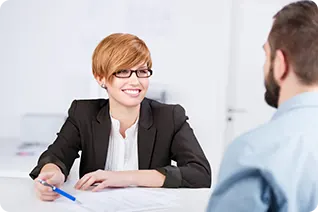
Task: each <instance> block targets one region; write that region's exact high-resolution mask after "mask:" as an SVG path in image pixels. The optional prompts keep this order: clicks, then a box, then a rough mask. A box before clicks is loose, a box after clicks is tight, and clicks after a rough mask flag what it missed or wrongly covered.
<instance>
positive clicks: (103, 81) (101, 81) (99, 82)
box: [94, 76, 106, 89]
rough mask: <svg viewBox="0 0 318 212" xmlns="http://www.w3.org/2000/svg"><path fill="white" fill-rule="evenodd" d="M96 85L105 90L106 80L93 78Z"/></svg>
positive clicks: (97, 77) (98, 77)
mask: <svg viewBox="0 0 318 212" xmlns="http://www.w3.org/2000/svg"><path fill="white" fill-rule="evenodd" d="M94 77H95V79H96V81H97V83H98V84H99V85H100V86H101V87H102V88H104V89H106V79H105V77H100V76H94Z"/></svg>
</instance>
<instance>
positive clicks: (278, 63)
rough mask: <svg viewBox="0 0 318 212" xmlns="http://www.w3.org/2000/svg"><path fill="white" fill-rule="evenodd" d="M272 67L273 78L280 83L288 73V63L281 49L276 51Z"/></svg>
mask: <svg viewBox="0 0 318 212" xmlns="http://www.w3.org/2000/svg"><path fill="white" fill-rule="evenodd" d="M273 68H274V70H273V71H274V77H275V80H276V82H277V83H278V84H280V83H281V82H282V81H283V80H284V79H285V78H286V76H287V75H288V63H287V60H286V57H285V54H284V53H283V52H282V51H281V50H277V51H276V54H275V59H274V64H273Z"/></svg>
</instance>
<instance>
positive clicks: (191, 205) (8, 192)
mask: <svg viewBox="0 0 318 212" xmlns="http://www.w3.org/2000/svg"><path fill="white" fill-rule="evenodd" d="M70 186H72V185H68V184H67V183H66V184H65V187H64V189H67V188H68V187H70ZM169 192H171V190H170V191H169ZM172 192H175V194H176V195H177V197H178V198H179V201H180V202H178V204H179V205H180V207H179V208H177V209H176V208H173V209H171V210H160V211H165V212H168V211H171V212H176V211H185V212H201V211H202V212H204V211H205V208H206V206H207V203H208V199H209V197H210V194H211V190H210V189H174V190H173V191H172ZM61 198H63V197H61ZM0 205H1V207H2V208H3V209H4V210H5V211H7V212H29V211H30V212H31V211H32V212H37V211H39V212H40V211H41V212H42V211H45V212H51V211H52V212H53V211H61V210H60V208H59V207H57V206H56V203H54V202H43V201H40V200H38V199H37V197H36V196H35V193H34V188H33V181H32V180H31V179H26V178H20V179H19V178H6V177H0ZM64 211H65V212H67V211H68V210H67V209H65V210H63V212H64Z"/></svg>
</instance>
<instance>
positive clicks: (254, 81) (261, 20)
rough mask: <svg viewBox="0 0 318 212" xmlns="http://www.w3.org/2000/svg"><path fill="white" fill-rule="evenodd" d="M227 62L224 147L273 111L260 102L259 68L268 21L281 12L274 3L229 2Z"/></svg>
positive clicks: (260, 122)
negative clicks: (229, 32) (228, 63)
mask: <svg viewBox="0 0 318 212" xmlns="http://www.w3.org/2000/svg"><path fill="white" fill-rule="evenodd" d="M233 2H234V4H236V5H235V6H234V8H236V10H235V11H234V12H235V13H236V14H234V15H233V17H234V20H233V21H232V23H233V26H232V33H231V42H232V45H231V60H230V61H231V62H230V67H229V84H228V91H227V94H228V96H227V101H228V102H227V105H228V107H227V127H226V131H225V147H226V146H227V145H228V144H229V143H230V142H231V141H233V139H234V138H236V137H237V136H239V135H241V134H242V133H244V132H246V131H248V130H250V129H253V128H255V127H257V126H259V125H260V124H262V123H264V122H266V121H268V120H269V119H270V118H271V116H272V114H273V112H274V111H275V110H274V109H272V108H270V107H269V106H267V104H266V103H265V100H264V92H265V88H264V78H263V64H264V62H265V53H264V51H263V49H262V45H263V44H264V43H265V42H266V40H267V36H268V33H269V30H270V28H271V25H272V17H273V16H274V15H275V13H276V12H277V11H278V10H279V9H280V8H281V5H280V4H277V3H275V1H272V2H270V1H255V0H249V1H247V0H245V1H236V0H234V1H233Z"/></svg>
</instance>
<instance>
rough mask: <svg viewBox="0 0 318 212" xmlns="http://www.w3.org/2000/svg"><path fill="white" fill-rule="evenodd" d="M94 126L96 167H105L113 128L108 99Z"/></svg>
mask: <svg viewBox="0 0 318 212" xmlns="http://www.w3.org/2000/svg"><path fill="white" fill-rule="evenodd" d="M92 126H93V145H94V151H95V161H96V167H97V169H105V164H106V157H107V151H108V144H109V136H110V130H111V120H110V116H109V103H108V101H107V102H106V104H105V105H104V106H103V107H102V109H101V110H100V111H99V113H98V115H97V119H96V120H94V121H93V123H92Z"/></svg>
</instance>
